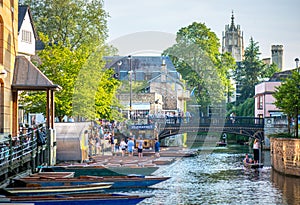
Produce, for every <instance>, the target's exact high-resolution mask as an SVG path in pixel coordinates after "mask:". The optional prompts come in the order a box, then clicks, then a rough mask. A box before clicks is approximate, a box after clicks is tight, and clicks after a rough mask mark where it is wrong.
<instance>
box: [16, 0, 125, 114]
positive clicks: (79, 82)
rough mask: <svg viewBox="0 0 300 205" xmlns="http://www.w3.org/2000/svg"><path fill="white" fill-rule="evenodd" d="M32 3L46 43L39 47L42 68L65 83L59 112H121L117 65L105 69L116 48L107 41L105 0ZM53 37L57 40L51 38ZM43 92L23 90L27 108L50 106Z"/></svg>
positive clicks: (58, 97)
mask: <svg viewBox="0 0 300 205" xmlns="http://www.w3.org/2000/svg"><path fill="white" fill-rule="evenodd" d="M26 2H28V3H32V4H31V5H30V6H31V11H32V13H33V16H34V19H35V22H36V24H37V28H38V29H37V30H39V31H41V32H42V33H41V39H42V41H43V42H45V49H44V50H42V51H40V52H39V53H38V56H39V58H40V59H39V62H41V63H40V64H39V69H40V70H41V71H42V72H43V73H44V74H45V75H46V76H47V77H48V78H49V79H50V80H52V81H53V83H55V84H58V85H60V86H61V87H62V90H61V91H59V92H57V93H56V95H55V113H56V115H57V116H58V117H59V118H60V119H62V118H63V116H64V115H67V116H71V115H75V116H80V117H84V118H86V119H94V118H95V117H99V118H107V119H112V118H114V117H118V115H117V112H116V111H114V110H113V107H116V105H117V104H118V103H117V100H116V98H115V97H114V94H115V91H116V90H117V88H118V86H119V83H118V81H117V80H116V79H114V78H112V74H113V73H112V71H111V70H109V69H103V68H104V65H105V62H104V61H103V60H102V57H103V56H104V55H108V54H109V53H108V52H110V51H113V49H112V48H111V47H108V46H105V45H104V41H105V38H106V36H107V34H106V32H107V27H106V17H107V14H106V12H105V11H104V10H103V8H102V5H103V3H102V1H100V0H93V1H82V0H66V1H58V0H52V1H50V0H45V1H26ZM49 39H51V40H49ZM41 95H43V94H41V93H36V92H33V93H26V94H23V95H22V101H23V104H24V105H26V108H25V110H27V111H28V112H32V111H33V110H35V111H36V110H39V112H41V111H44V109H43V107H45V102H44V101H45V100H40V99H42V97H41Z"/></svg>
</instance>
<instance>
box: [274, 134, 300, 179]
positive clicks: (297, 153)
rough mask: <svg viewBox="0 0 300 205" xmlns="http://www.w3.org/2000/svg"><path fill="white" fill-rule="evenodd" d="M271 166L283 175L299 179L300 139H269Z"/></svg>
mask: <svg viewBox="0 0 300 205" xmlns="http://www.w3.org/2000/svg"><path fill="white" fill-rule="evenodd" d="M270 142H271V143H270V145H271V147H270V148H271V149H270V154H271V164H272V167H273V169H274V170H276V171H277V172H280V173H282V174H284V175H290V176H297V177H300V139H294V138H271V139H270Z"/></svg>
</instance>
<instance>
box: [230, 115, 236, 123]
mask: <svg viewBox="0 0 300 205" xmlns="http://www.w3.org/2000/svg"><path fill="white" fill-rule="evenodd" d="M235 117H236V115H235V112H232V113H231V114H230V120H231V122H232V124H234V122H235Z"/></svg>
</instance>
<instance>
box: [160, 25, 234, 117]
mask: <svg viewBox="0 0 300 205" xmlns="http://www.w3.org/2000/svg"><path fill="white" fill-rule="evenodd" d="M219 47H220V43H219V39H218V38H217V36H216V34H215V33H214V32H212V31H211V30H210V29H209V28H207V27H206V25H205V24H203V23H196V22H194V23H192V24H191V25H189V26H187V27H184V28H181V29H180V30H179V31H178V32H177V36H176V44H174V45H173V46H172V47H170V48H168V49H166V50H165V51H164V52H163V55H168V56H170V58H171V60H172V62H173V64H174V65H175V67H176V68H177V71H178V72H179V73H180V74H181V75H182V77H183V79H184V80H185V81H186V83H187V84H188V86H189V87H190V88H191V90H194V94H195V98H196V101H197V103H198V104H201V105H202V107H203V110H202V111H203V112H206V108H205V107H206V106H208V105H211V104H217V103H220V102H222V101H223V100H224V93H225V90H226V89H227V86H228V82H229V79H228V78H227V72H228V70H229V68H228V67H227V66H228V64H227V63H229V64H230V63H232V61H231V60H229V56H228V55H227V56H225V55H224V56H221V55H220V52H219ZM224 61H226V62H227V63H222V62H224ZM230 67H232V66H231V65H230Z"/></svg>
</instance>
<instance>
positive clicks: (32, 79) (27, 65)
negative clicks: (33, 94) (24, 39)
mask: <svg viewBox="0 0 300 205" xmlns="http://www.w3.org/2000/svg"><path fill="white" fill-rule="evenodd" d="M12 89H13V90H32V91H33V90H59V89H61V87H60V86H59V85H57V84H53V83H52V81H50V80H49V79H48V78H47V77H46V76H45V75H44V74H43V73H42V72H41V71H40V70H39V69H38V68H37V67H36V66H35V65H34V64H33V63H32V62H30V61H29V60H28V59H27V58H26V57H25V56H17V57H16V61H15V69H14V76H13V82H12Z"/></svg>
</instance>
